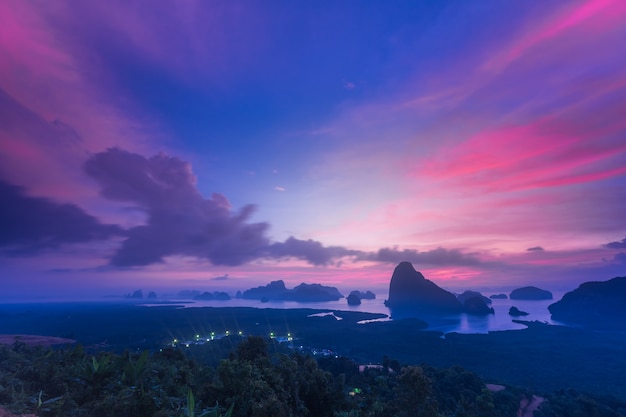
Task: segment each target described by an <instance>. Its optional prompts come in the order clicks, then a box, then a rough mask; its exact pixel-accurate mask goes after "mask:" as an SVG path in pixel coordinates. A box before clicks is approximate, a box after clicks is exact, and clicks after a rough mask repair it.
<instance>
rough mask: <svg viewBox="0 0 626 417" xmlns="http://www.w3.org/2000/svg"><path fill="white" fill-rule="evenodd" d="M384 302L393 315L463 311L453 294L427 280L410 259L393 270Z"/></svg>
mask: <svg viewBox="0 0 626 417" xmlns="http://www.w3.org/2000/svg"><path fill="white" fill-rule="evenodd" d="M385 305H386V306H387V307H389V309H390V310H391V311H392V315H393V314H397V313H398V312H401V314H405V313H416V314H424V315H433V314H455V313H461V312H462V311H463V305H462V304H461V302H460V301H459V300H457V298H456V297H455V296H454V294H452V293H451V292H448V291H446V290H444V289H443V288H440V287H439V286H437V284H435V283H434V282H432V281H430V280H428V279H426V278H425V277H424V275H422V274H421V273H420V272H418V271H416V270H415V268H414V267H413V265H412V264H411V263H410V262H400V263H399V264H398V266H396V268H395V269H394V271H393V275H392V276H391V281H390V283H389V298H388V299H387V300H386V301H385Z"/></svg>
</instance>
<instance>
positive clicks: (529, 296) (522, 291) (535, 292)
mask: <svg viewBox="0 0 626 417" xmlns="http://www.w3.org/2000/svg"><path fill="white" fill-rule="evenodd" d="M509 298H511V300H552V293H551V292H550V291H546V290H542V289H541V288H537V287H532V286H530V287H522V288H518V289H516V290H513V291H511V295H509Z"/></svg>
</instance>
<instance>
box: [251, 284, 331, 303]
mask: <svg viewBox="0 0 626 417" xmlns="http://www.w3.org/2000/svg"><path fill="white" fill-rule="evenodd" d="M240 297H241V298H245V299H248V300H261V301H298V302H315V301H337V300H339V299H341V298H343V295H342V294H341V293H340V292H339V290H337V288H335V287H327V286H325V285H321V284H305V283H302V284H300V285H298V286H296V287H295V288H293V289H288V288H287V287H285V282H284V281H282V280H278V281H272V282H270V283H269V284H267V285H264V286H260V287H255V288H250V289H249V290H246V291H244V292H243V293H241V294H240Z"/></svg>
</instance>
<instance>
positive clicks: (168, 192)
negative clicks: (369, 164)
mask: <svg viewBox="0 0 626 417" xmlns="http://www.w3.org/2000/svg"><path fill="white" fill-rule="evenodd" d="M84 169H85V172H86V173H87V174H88V175H89V176H91V177H92V178H94V179H95V180H96V181H98V183H99V184H100V186H101V187H102V189H101V194H102V195H103V196H104V197H105V198H107V199H110V200H114V201H123V202H130V203H134V204H136V205H137V207H138V208H139V209H141V210H143V211H144V212H145V213H146V215H147V223H146V224H145V225H141V226H136V227H133V228H131V229H130V230H128V231H127V232H126V236H127V238H126V240H124V241H123V242H122V245H121V246H120V247H119V249H118V250H117V252H116V253H115V254H114V255H113V257H112V258H111V264H112V265H114V266H121V267H129V266H143V265H149V264H153V263H159V262H163V261H164V258H165V257H167V256H173V255H180V256H193V257H198V258H205V259H208V260H209V261H210V262H211V263H212V264H214V265H229V266H237V265H242V264H244V263H247V262H251V261H253V260H256V259H261V258H268V259H282V258H297V259H302V260H305V261H307V262H308V263H310V264H312V265H329V264H331V263H333V262H335V261H339V260H340V259H341V258H344V257H353V258H354V260H355V261H372V260H373V261H379V262H389V263H397V262H401V261H406V260H408V261H410V262H414V263H416V264H427V265H463V266H469V265H477V264H479V263H480V261H479V260H478V259H477V258H475V257H473V256H471V255H467V254H463V253H461V252H460V251H458V250H449V249H443V248H438V249H434V250H431V251H426V252H418V251H415V250H409V249H406V250H402V251H400V250H397V249H389V248H384V249H380V250H379V251H378V252H374V253H371V252H363V251H359V250H353V249H349V248H345V247H342V246H324V245H323V244H322V243H321V242H318V241H314V240H310V239H309V240H301V239H297V238H295V237H289V238H288V239H287V240H285V241H284V242H274V243H272V242H270V240H269V238H268V237H267V235H266V232H267V229H268V227H269V225H268V224H267V223H264V222H262V223H249V219H250V216H251V214H252V212H253V210H254V206H252V205H248V206H245V207H244V208H243V209H242V210H240V211H239V212H238V213H233V212H232V210H231V206H230V203H229V201H228V199H227V198H226V197H225V196H223V195H222V194H217V193H215V194H213V195H212V196H211V198H209V199H205V198H204V197H203V196H202V195H201V194H200V193H199V192H198V190H197V188H196V178H195V176H194V175H193V172H192V170H191V166H190V164H189V163H187V162H185V161H183V160H181V159H178V158H175V157H170V156H168V155H165V154H162V153H161V154H158V155H156V156H153V157H151V158H145V157H144V156H142V155H139V154H136V153H131V152H127V151H124V150H121V149H117V148H113V149H109V150H107V151H106V152H101V153H98V154H95V155H94V156H92V157H91V158H90V159H89V160H88V161H87V162H86V163H85V165H84Z"/></svg>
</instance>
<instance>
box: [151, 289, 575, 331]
mask: <svg viewBox="0 0 626 417" xmlns="http://www.w3.org/2000/svg"><path fill="white" fill-rule="evenodd" d="M485 295H487V296H489V295H490V294H489V293H486V294H485ZM553 295H554V299H552V300H511V299H509V298H507V299H495V300H492V304H491V307H493V309H494V311H495V314H488V315H486V316H476V315H471V314H466V313H462V314H458V315H452V316H447V317H444V318H443V320H441V322H439V323H437V324H433V323H429V327H428V329H429V330H438V331H442V332H444V333H488V332H492V331H502V330H520V329H524V328H526V326H524V325H523V324H520V323H514V322H513V320H524V321H539V322H542V323H548V324H561V323H559V322H556V321H554V320H552V319H551V317H550V312H549V311H548V306H549V305H550V304H553V303H555V302H556V301H558V300H560V299H561V297H562V296H563V293H553ZM386 298H387V297H386V294H376V299H374V300H361V305H358V306H351V305H348V303H347V301H346V299H345V298H342V299H340V300H337V301H326V302H296V301H269V302H261V301H259V300H247V299H242V298H232V299H230V300H227V301H219V300H208V301H200V300H197V301H196V300H194V301H188V300H181V302H180V305H181V306H184V307H185V308H198V307H253V308H278V309H295V308H310V309H316V310H335V311H336V310H339V311H360V312H367V313H379V314H386V315H388V316H390V315H391V312H390V310H389V308H387V307H386V306H385V304H384V302H385V299H386ZM148 305H151V304H148ZM155 305H161V304H155ZM512 306H515V307H517V308H518V309H519V310H521V311H525V312H527V313H528V315H527V316H522V317H511V316H510V315H509V308H511V307H512ZM337 316H339V317H341V313H337ZM418 318H419V317H418ZM426 321H428V320H426Z"/></svg>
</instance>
